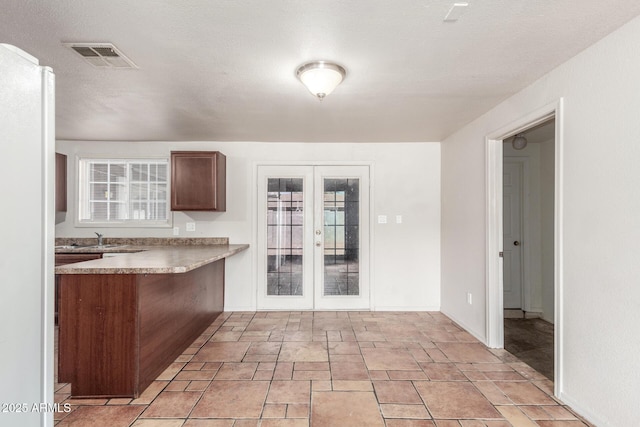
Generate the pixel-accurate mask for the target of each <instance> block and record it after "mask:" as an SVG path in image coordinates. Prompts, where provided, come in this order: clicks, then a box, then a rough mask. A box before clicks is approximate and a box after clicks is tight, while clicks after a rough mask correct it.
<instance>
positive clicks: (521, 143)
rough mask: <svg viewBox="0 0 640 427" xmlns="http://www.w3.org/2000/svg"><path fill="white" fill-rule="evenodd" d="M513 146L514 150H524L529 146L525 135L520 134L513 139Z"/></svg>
mask: <svg viewBox="0 0 640 427" xmlns="http://www.w3.org/2000/svg"><path fill="white" fill-rule="evenodd" d="M511 146H513V149H514V150H522V149H523V148H524V147H526V146H527V138H525V137H524V134H523V133H519V134H517V135H516V136H514V137H513V141H511Z"/></svg>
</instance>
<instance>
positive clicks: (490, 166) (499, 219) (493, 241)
mask: <svg viewBox="0 0 640 427" xmlns="http://www.w3.org/2000/svg"><path fill="white" fill-rule="evenodd" d="M552 119H555V125H554V129H553V134H554V143H553V147H552V149H551V151H552V152H553V165H550V164H548V163H546V164H545V172H544V176H545V177H546V178H548V177H549V176H553V193H552V195H549V194H547V197H552V199H553V208H552V209H553V221H552V223H553V239H552V240H553V243H552V245H553V248H552V250H551V251H550V250H549V249H548V248H547V249H544V250H542V249H541V251H540V257H542V253H544V255H545V257H548V256H551V258H552V260H553V263H552V264H553V267H552V273H550V272H548V274H552V275H553V281H552V283H553V292H552V293H551V294H550V295H553V299H552V301H550V300H549V299H548V298H547V299H546V300H545V301H546V302H545V304H546V305H548V304H549V302H551V305H552V306H553V308H550V307H548V308H546V309H544V310H546V312H547V313H548V315H552V316H553V317H552V321H553V371H554V374H553V378H554V381H553V383H554V392H555V394H556V395H559V394H560V393H561V391H562V390H563V371H564V369H563V360H564V357H563V281H562V278H563V262H562V258H563V257H562V246H563V239H562V236H563V232H562V230H563V223H562V216H563V215H562V214H563V203H562V201H563V195H562V188H563V186H562V183H563V162H562V154H563V146H564V144H563V140H562V137H563V132H562V127H563V100H562V98H559V99H557V100H556V101H554V102H552V103H550V104H548V105H546V106H544V107H541V108H539V109H537V110H535V111H532V112H531V113H529V114H527V115H525V116H523V117H520V118H519V119H517V120H515V121H512V122H510V123H508V124H506V125H505V126H503V127H502V128H500V129H498V130H496V131H494V132H492V133H490V134H488V135H487V136H486V163H485V170H486V219H487V222H486V243H487V246H486V283H487V306H486V313H487V341H486V342H487V345H488V346H489V347H492V348H504V344H505V339H504V338H505V327H504V308H505V306H504V300H503V299H504V294H503V291H504V277H503V276H504V270H503V264H504V263H503V261H504V258H503V255H504V248H503V246H504V239H503V228H504V224H503V214H504V212H503V166H504V165H503V162H504V157H503V151H504V142H505V141H506V142H508V143H511V140H510V138H513V137H514V136H515V135H517V134H519V133H522V132H526V131H527V130H532V129H533V128H535V127H537V126H538V125H542V124H543V123H546V122H548V121H550V120H552ZM549 148H551V147H549ZM525 163H526V162H525ZM529 164H531V163H529ZM549 168H551V170H548V169H549ZM525 237H526V239H527V240H528V239H529V237H527V236H524V235H523V237H522V238H523V239H524V238H525ZM514 241H516V240H513V241H512V243H513V242H514ZM545 242H546V244H547V245H548V244H551V243H550V241H549V240H548V239H545ZM524 247H525V248H526V245H524ZM526 250H529V249H523V252H524V251H526ZM524 259H525V260H526V259H527V257H526V256H525V257H524ZM522 280H523V282H525V283H526V281H527V280H530V277H527V276H526V275H525V276H523V278H522ZM530 292H531V289H530V288H526V287H524V288H523V295H524V298H523V300H522V302H521V304H522V307H521V309H523V308H524V310H521V311H522V312H524V313H525V316H526V313H527V310H528V311H529V312H530V313H531V312H535V310H533V308H535V304H534V305H530V306H527V303H529V304H531V303H532V302H535V299H534V300H532V299H531V294H530ZM546 295H547V297H548V296H550V295H549V293H548V292H547V293H546ZM527 298H528V299H527ZM538 302H539V304H538V305H540V306H542V293H541V291H540V295H539V297H538ZM544 310H543V309H542V308H541V309H540V311H541V312H543V311H544ZM520 314H522V313H520Z"/></svg>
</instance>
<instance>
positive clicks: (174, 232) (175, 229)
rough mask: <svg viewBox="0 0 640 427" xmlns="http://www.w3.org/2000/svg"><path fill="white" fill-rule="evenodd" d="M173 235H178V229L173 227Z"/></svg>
mask: <svg viewBox="0 0 640 427" xmlns="http://www.w3.org/2000/svg"><path fill="white" fill-rule="evenodd" d="M173 235H174V236H179V235H180V227H173Z"/></svg>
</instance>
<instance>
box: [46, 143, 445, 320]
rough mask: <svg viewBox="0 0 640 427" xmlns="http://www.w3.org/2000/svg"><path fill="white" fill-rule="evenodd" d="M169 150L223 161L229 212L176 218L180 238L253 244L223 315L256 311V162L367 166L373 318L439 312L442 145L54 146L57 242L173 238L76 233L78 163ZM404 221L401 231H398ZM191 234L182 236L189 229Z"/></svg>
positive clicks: (233, 262)
mask: <svg viewBox="0 0 640 427" xmlns="http://www.w3.org/2000/svg"><path fill="white" fill-rule="evenodd" d="M171 150H219V151H221V152H222V153H224V154H225V155H226V156H227V211H226V212H224V213H208V212H193V213H187V212H184V213H183V212H177V213H175V214H174V226H178V227H180V230H181V236H182V237H229V239H230V242H231V243H250V244H252V247H251V249H250V250H249V251H245V252H242V253H241V254H239V255H236V256H234V257H232V258H230V259H229V260H228V261H227V288H226V298H225V304H226V309H227V310H254V309H255V308H256V307H255V294H256V288H255V283H256V280H255V277H254V274H255V260H254V259H253V257H254V256H255V253H256V252H255V236H254V235H253V227H254V224H253V221H254V216H253V212H252V211H253V209H255V207H254V201H253V200H252V199H253V188H254V187H255V183H254V182H253V178H252V177H253V174H254V168H255V166H256V163H258V162H286V163H290V162H297V161H300V162H303V161H306V162H308V161H313V162H325V161H335V162H371V164H372V165H373V176H372V181H371V182H372V189H373V192H372V207H373V214H374V218H377V215H388V216H389V219H390V221H389V223H387V224H377V223H376V224H374V228H373V236H372V238H373V239H372V281H373V288H372V290H373V304H372V308H375V309H378V310H438V309H439V308H440V144H439V143H395V144H387V143H370V144H369V143H341V144H332V143H326V144H323V143H252V142H180V143H175V142H173V143H172V142H133V143H122V142H78V141H58V142H57V146H56V151H58V152H60V153H64V154H67V155H68V156H69V157H68V171H67V176H68V181H69V182H68V191H69V192H68V194H69V198H68V199H69V208H68V209H69V211H68V212H67V216H66V220H65V221H64V222H62V223H59V224H58V225H57V226H56V236H57V237H89V236H91V237H93V236H94V234H93V233H94V231H100V232H101V233H104V235H105V237H128V236H140V237H148V236H156V237H171V236H172V234H171V229H168V228H165V229H158V228H150V229H141V228H134V229H131V228H102V229H97V228H95V227H90V228H85V227H76V226H75V223H74V216H75V215H76V206H75V203H74V200H77V196H76V184H75V181H76V167H77V166H76V163H77V160H76V156H77V155H96V154H103V155H107V156H108V155H117V156H145V155H163V156H165V155H166V156H167V157H168V156H169V152H170V151H171ZM396 215H402V217H403V222H402V224H396V223H395V221H394V219H395V216H396ZM192 221H195V222H196V231H195V232H189V233H187V232H185V231H184V230H185V223H186V222H192Z"/></svg>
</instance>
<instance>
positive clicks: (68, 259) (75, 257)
mask: <svg viewBox="0 0 640 427" xmlns="http://www.w3.org/2000/svg"><path fill="white" fill-rule="evenodd" d="M100 258H102V254H101V253H96V254H78V253H75V254H72V253H58V254H55V266H56V267H57V266H59V265H66V264H73V263H74V262H82V261H90V260H92V259H100ZM54 298H55V300H54V306H55V324H56V325H57V324H58V312H59V311H60V275H59V274H56V288H55V297H54Z"/></svg>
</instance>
